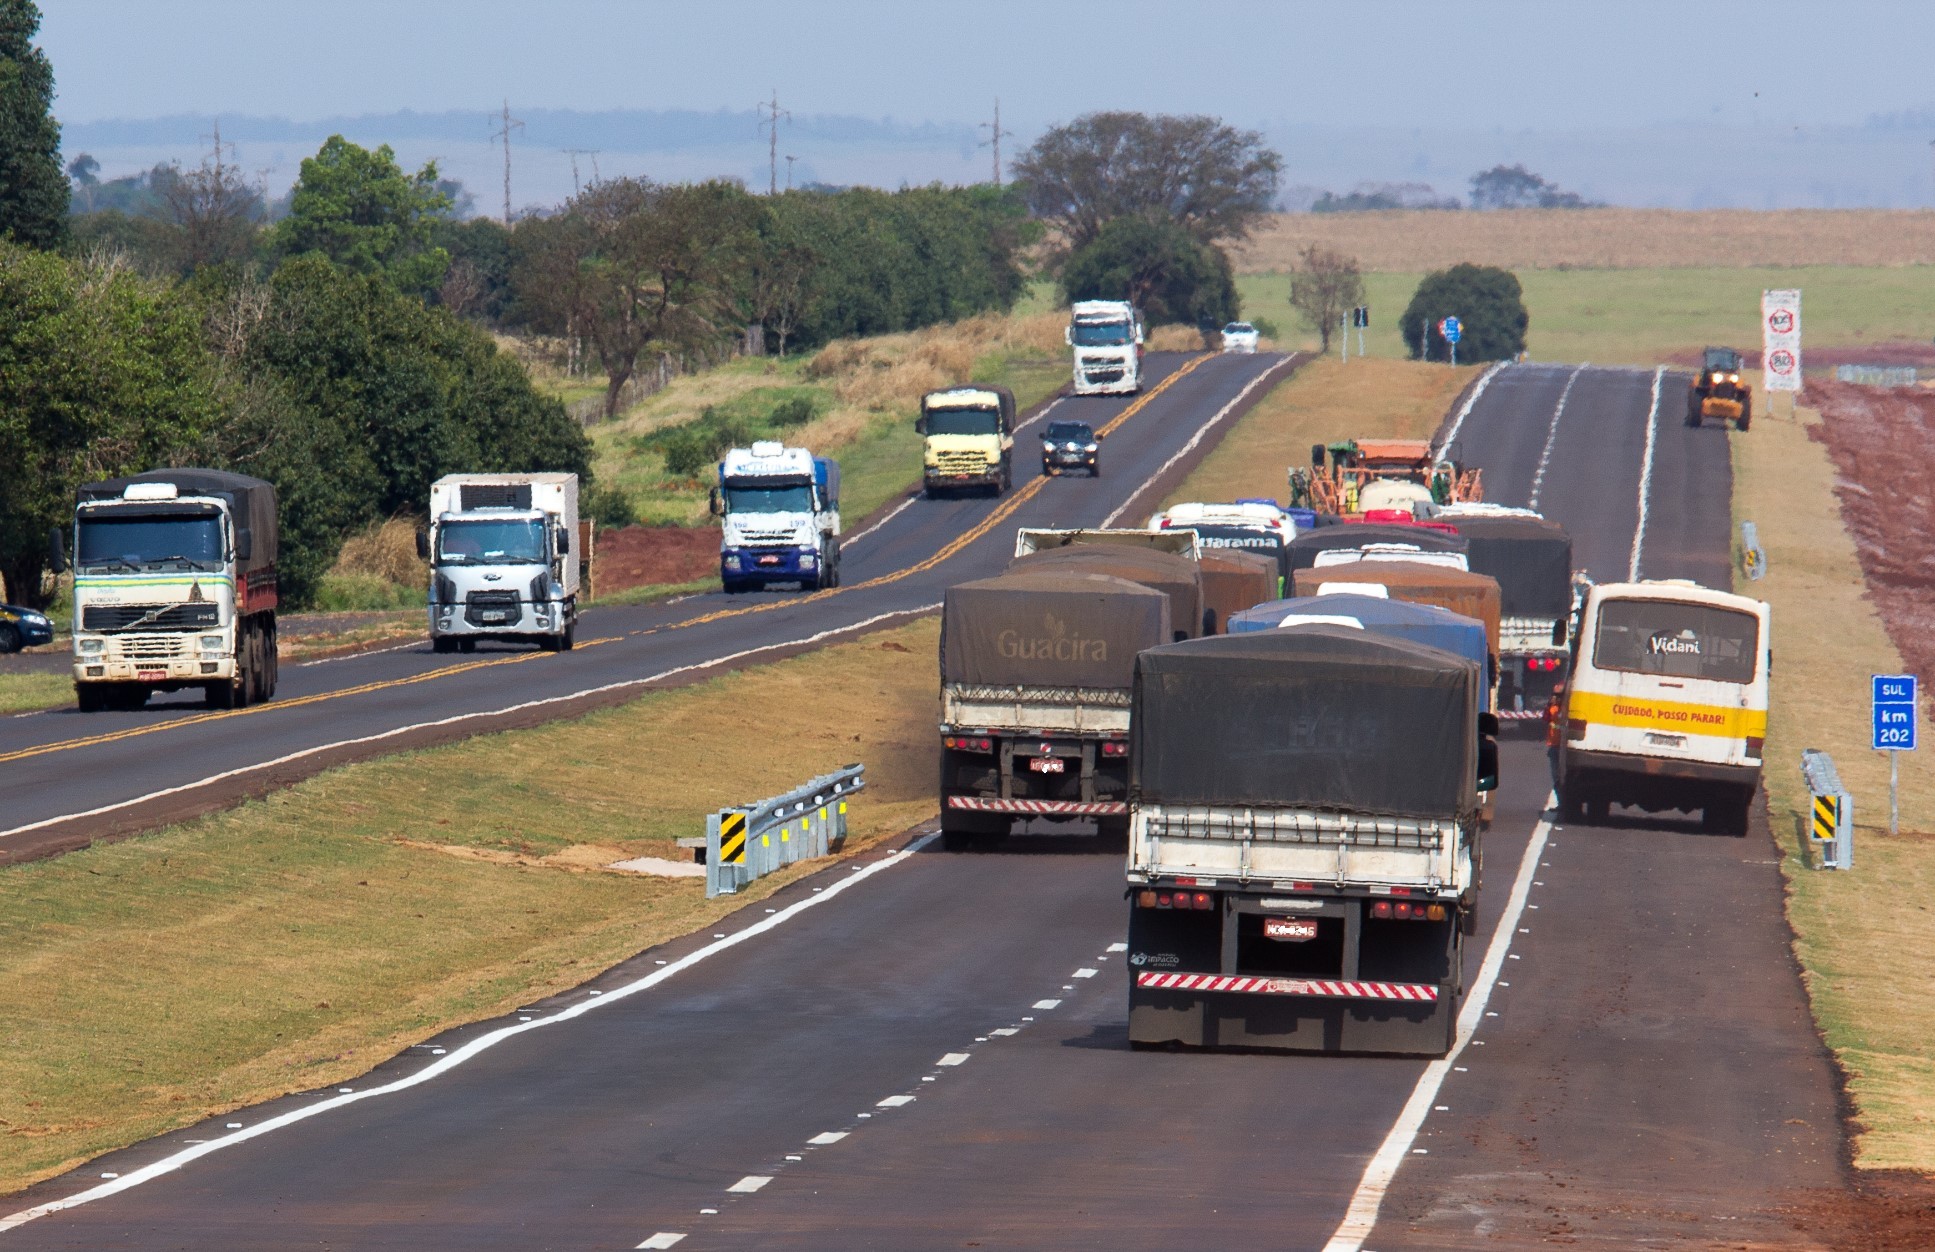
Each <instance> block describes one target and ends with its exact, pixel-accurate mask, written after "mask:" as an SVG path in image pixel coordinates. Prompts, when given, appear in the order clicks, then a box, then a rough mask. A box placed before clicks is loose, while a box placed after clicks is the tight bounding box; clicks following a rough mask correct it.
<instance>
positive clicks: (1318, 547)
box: [1285, 522, 1466, 575]
mask: <svg viewBox="0 0 1935 1252" xmlns="http://www.w3.org/2000/svg"><path fill="white" fill-rule="evenodd" d="M1374 544H1388V545H1392V546H1397V547H1411V548H1416V549H1417V550H1418V551H1420V552H1459V553H1462V552H1464V551H1465V549H1466V544H1465V541H1464V540H1463V539H1461V538H1460V537H1459V536H1458V535H1457V534H1456V533H1455V532H1453V531H1451V530H1449V529H1443V530H1440V529H1432V528H1427V527H1423V526H1400V525H1384V524H1379V523H1373V522H1364V523H1361V524H1358V525H1355V526H1324V527H1321V528H1319V529H1317V530H1310V531H1305V532H1304V533H1303V534H1301V535H1298V536H1297V537H1296V538H1295V539H1292V540H1291V541H1290V546H1289V548H1288V550H1287V552H1286V553H1285V555H1286V556H1287V558H1288V560H1289V565H1290V570H1289V573H1290V574H1291V575H1294V574H1295V573H1296V572H1297V571H1298V570H1300V569H1309V568H1310V567H1311V566H1313V565H1315V564H1316V563H1317V558H1318V556H1319V555H1321V554H1322V553H1325V552H1342V551H1350V550H1353V549H1357V550H1361V549H1363V548H1368V547H1370V546H1372V545H1374Z"/></svg>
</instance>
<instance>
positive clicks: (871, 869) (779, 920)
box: [0, 833, 940, 1231]
mask: <svg viewBox="0 0 1935 1252" xmlns="http://www.w3.org/2000/svg"><path fill="white" fill-rule="evenodd" d="M938 838H940V835H939V834H938V833H936V834H932V835H927V836H925V837H924V838H920V839H916V840H915V841H914V842H913V843H910V844H908V845H907V846H906V847H904V848H902V849H901V850H900V851H898V852H893V853H890V854H888V855H887V856H884V857H882V858H880V859H879V860H878V861H875V862H873V863H872V864H870V865H867V866H864V867H862V869H861V871H860V872H859V873H857V874H854V875H853V876H852V877H851V878H843V879H841V880H840V881H838V882H836V883H834V884H833V885H832V886H830V887H828V888H827V889H826V890H825V892H823V893H821V894H820V895H810V896H807V897H805V898H804V899H802V900H800V901H798V902H796V903H794V904H789V905H787V906H786V907H785V908H784V909H781V910H780V911H779V912H778V913H775V914H774V915H773V916H771V917H768V918H763V919H761V920H760V921H757V922H754V923H753V924H752V925H751V926H748V927H746V929H744V930H741V931H738V932H737V933H735V934H732V935H729V936H727V937H726V938H724V939H715V940H713V941H712V942H711V943H708V944H706V945H705V946H704V947H702V948H698V949H696V950H694V951H692V952H690V953H687V954H686V955H685V956H682V957H680V958H679V959H678V960H676V961H674V962H672V963H671V964H670V965H667V966H664V967H662V968H660V969H655V970H653V971H652V972H651V973H649V974H646V975H645V976H644V977H642V978H639V979H635V980H634V981H632V982H629V983H626V984H625V985H624V986H622V987H614V988H612V989H611V990H610V991H608V992H606V993H605V994H604V995H603V996H601V997H598V998H596V999H591V998H587V999H584V1000H580V1001H579V1002H578V1003H576V1004H574V1005H572V1006H571V1007H570V1008H567V1009H562V1010H560V1011H559V1012H558V1013H556V1014H554V1015H553V1016H550V1017H541V1018H538V1019H537V1020H535V1021H529V1022H519V1023H517V1024H516V1025H512V1026H500V1027H498V1028H497V1029H496V1030H493V1031H490V1032H489V1033H487V1034H483V1035H479V1036H478V1037H477V1038H475V1039H472V1040H471V1041H470V1042H468V1043H466V1044H464V1045H463V1046H462V1047H459V1048H456V1049H454V1050H452V1051H451V1052H449V1054H448V1055H445V1056H443V1057H441V1058H439V1059H438V1060H435V1061H432V1062H431V1063H430V1064H429V1065H426V1066H424V1068H422V1069H421V1070H418V1071H417V1072H416V1073H414V1074H411V1075H409V1076H408V1077H404V1078H399V1079H397V1080H396V1081H394V1082H391V1083H386V1084H385V1085H383V1086H381V1087H368V1088H365V1089H364V1090H362V1091H358V1092H356V1093H355V1094H353V1095H338V1096H332V1097H330V1098H329V1099H327V1100H322V1101H319V1102H317V1103H315V1104H312V1105H310V1106H308V1107H307V1108H301V1109H293V1110H291V1111H290V1112H287V1113H283V1114H281V1115H280V1116H277V1117H272V1118H270V1119H269V1120H267V1121H265V1122H261V1123H258V1124H257V1125H254V1126H251V1127H249V1128H248V1129H246V1130H242V1131H241V1133H239V1134H233V1135H224V1136H222V1137H221V1138H219V1139H210V1140H208V1141H207V1142H205V1143H202V1144H198V1145H197V1146H195V1147H192V1148H188V1149H186V1150H184V1151H181V1152H176V1153H174V1154H173V1155H172V1156H166V1157H163V1158H162V1159H160V1160H158V1161H155V1162H153V1163H151V1164H148V1165H144V1166H142V1167H141V1168H140V1169H137V1170H134V1171H133V1172H132V1173H129V1174H126V1175H124V1176H122V1177H120V1178H117V1179H115V1180H114V1181H113V1182H111V1183H106V1184H104V1185H102V1186H98V1187H92V1188H89V1189H88V1190H86V1191H83V1192H80V1193H79V1194H77V1195H71V1196H68V1197H66V1198H65V1199H61V1200H49V1201H48V1202H47V1203H45V1204H38V1205H35V1206H34V1207H33V1208H28V1209H21V1210H20V1211H19V1212H17V1213H12V1214H10V1215H8V1216H6V1217H0V1231H6V1230H12V1229H14V1228H15V1227H16V1226H24V1225H26V1224H27V1223H28V1222H30V1221H33V1220H34V1219H35V1218H38V1217H45V1216H47V1215H48V1214H49V1213H58V1212H60V1211H62V1210H63V1209H71V1208H79V1207H80V1206H81V1205H83V1204H89V1203H92V1202H93V1201H95V1200H102V1199H106V1198H107V1197H108V1196H111V1195H117V1194H119V1193H120V1192H123V1191H126V1190H128V1189H130V1188H132V1187H138V1186H140V1185H141V1184H142V1183H144V1182H150V1181H152V1180H154V1179H156V1178H159V1177H161V1176H162V1175H163V1174H169V1173H173V1172H174V1171H175V1170H178V1169H180V1168H181V1167H182V1166H184V1165H187V1164H188V1163H189V1162H191V1161H194V1160H197V1159H198V1158H200V1157H204V1156H207V1155H208V1154H209V1153H211V1152H219V1151H221V1150H222V1149H223V1148H228V1147H233V1146H235V1145H236V1144H239V1143H245V1142H247V1141H248V1140H250V1139H254V1138H256V1137H258V1136H260V1135H266V1134H268V1133H269V1132H271V1131H274V1130H280V1129H282V1128H283V1127H284V1126H293V1125H294V1124H295V1123H297V1122H300V1121H306V1120H307V1119H309V1118H311V1117H314V1116H316V1115H317V1114H318V1113H325V1112H330V1111H332V1110H335V1109H339V1108H344V1107H346V1106H348V1105H351V1104H355V1103H357V1102H358V1101H361V1100H370V1099H374V1098H376V1097H377V1096H385V1095H394V1094H396V1093H397V1092H399V1091H407V1090H409V1089H410V1088H411V1087H415V1086H419V1085H421V1084H423V1083H426V1082H429V1081H430V1080H431V1079H433V1078H438V1077H441V1076H442V1075H444V1074H446V1073H448V1072H450V1071H451V1070H453V1069H455V1068H456V1067H457V1066H459V1065H462V1064H463V1063H464V1062H465V1061H468V1060H471V1059H473V1058H475V1057H477V1056H478V1055H480V1054H482V1053H483V1052H485V1051H486V1050H487V1049H490V1048H493V1047H496V1046H497V1045H498V1044H500V1043H503V1042H504V1041H505V1040H507V1039H510V1038H512V1037H514V1036H516V1035H521V1034H524V1033H525V1032H527V1031H532V1030H544V1029H547V1028H549V1027H552V1026H556V1025H558V1024H559V1023H561V1022H568V1021H570V1020H572V1019H573V1018H576V1017H581V1016H583V1015H584V1014H586V1013H590V1012H592V1011H594V1010H596V1009H601V1008H603V1007H605V1006H606V1005H608V1004H615V1003H617V1002H618V1001H620V1000H624V999H627V998H629V997H631V996H634V995H637V994H638V993H640V992H643V991H649V990H651V989H652V988H653V987H656V986H658V985H659V984H660V983H662V982H665V981H666V980H667V979H669V978H671V977H673V976H674V975H676V974H680V973H683V972H684V971H686V970H688V969H691V968H692V967H693V966H695V965H697V964H699V963H700V962H701V961H704V960H706V959H707V958H708V957H712V956H716V955H718V954H719V953H721V952H724V951H726V950H727V949H728V948H733V947H737V946H738V945H739V944H742V943H744V942H745V941H746V940H748V939H751V938H753V937H754V936H755V935H763V934H765V933H767V932H768V931H772V930H777V929H778V928H779V927H781V926H783V925H785V924H786V923H787V922H789V921H791V920H792V919H793V918H795V917H797V916H799V915H800V914H801V913H803V912H805V911H806V910H807V909H810V908H815V907H817V906H819V905H822V904H825V903H826V902H827V901H828V900H831V899H833V898H834V897H836V896H838V895H839V894H840V893H841V892H843V891H845V890H847V889H848V888H849V887H852V886H855V885H856V884H858V883H861V882H864V881H865V880H866V879H868V878H871V877H873V876H874V875H875V874H878V873H881V872H882V871H884V870H887V869H890V868H892V867H893V866H896V865H900V864H902V863H903V862H905V861H906V860H907V858H908V857H910V856H913V855H914V854H915V853H917V852H920V851H921V850H922V849H924V848H925V847H926V846H927V845H928V844H930V843H932V842H934V840H936V839H938ZM890 1099H898V1100H902V1101H906V1100H911V1099H913V1097H912V1096H896V1097H890ZM882 1103H886V1101H883V1102H882ZM861 1116H862V1117H865V1116H866V1114H864V1113H862V1114H861ZM241 1125H242V1123H241V1122H229V1123H228V1128H229V1129H230V1130H237V1129H239V1128H240V1127H241Z"/></svg>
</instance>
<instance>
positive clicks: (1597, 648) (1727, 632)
mask: <svg viewBox="0 0 1935 1252" xmlns="http://www.w3.org/2000/svg"><path fill="white" fill-rule="evenodd" d="M1759 643H1760V623H1759V622H1758V621H1757V620H1756V619H1755V618H1754V616H1753V615H1752V614H1751V613H1740V612H1736V611H1735V610H1732V609H1721V608H1715V607H1713V606H1711V605H1706V604H1685V603H1681V602H1678V601H1673V600H1608V601H1606V602H1605V603H1604V604H1602V605H1600V606H1599V640H1598V643H1597V644H1595V645H1594V647H1593V652H1592V663H1593V664H1594V665H1596V666H1598V667H1599V668H1600V669H1611V670H1625V671H1627V672H1628V673H1633V674H1659V675H1662V676H1665V677H1669V678H1705V679H1711V680H1713V681H1715V682H1726V683H1748V682H1752V681H1753V677H1754V668H1755V665H1756V663H1757V662H1758V659H1759Z"/></svg>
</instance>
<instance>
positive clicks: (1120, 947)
mask: <svg viewBox="0 0 1935 1252" xmlns="http://www.w3.org/2000/svg"><path fill="white" fill-rule="evenodd" d="M1128 950H1129V945H1128V944H1126V943H1112V944H1110V945H1109V951H1111V952H1127V951H1128Z"/></svg>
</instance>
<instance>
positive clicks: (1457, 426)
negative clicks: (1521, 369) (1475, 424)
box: [1438, 361, 1511, 453]
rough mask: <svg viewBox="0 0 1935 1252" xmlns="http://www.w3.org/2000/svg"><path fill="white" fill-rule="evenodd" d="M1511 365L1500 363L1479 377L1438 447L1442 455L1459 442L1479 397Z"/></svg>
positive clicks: (1507, 362) (1459, 407)
mask: <svg viewBox="0 0 1935 1252" xmlns="http://www.w3.org/2000/svg"><path fill="white" fill-rule="evenodd" d="M1510 364H1511V362H1510V361H1499V362H1497V363H1495V364H1494V365H1493V366H1492V367H1491V368H1490V369H1488V370H1486V371H1485V372H1484V373H1482V374H1480V375H1479V376H1478V385H1477V386H1475V387H1473V388H1472V389H1471V394H1470V395H1468V396H1466V397H1465V402H1464V403H1463V404H1462V405H1460V406H1458V416H1457V417H1454V418H1452V419H1451V429H1450V430H1448V431H1446V432H1445V441H1444V442H1443V443H1441V444H1439V445H1438V451H1439V452H1440V453H1443V452H1444V450H1445V449H1446V448H1449V447H1450V446H1451V445H1452V444H1454V443H1457V442H1458V432H1459V431H1460V430H1463V429H1464V426H1465V419H1466V418H1468V417H1470V416H1471V411H1472V410H1473V409H1474V408H1476V407H1477V406H1478V397H1480V396H1482V395H1484V394H1485V388H1487V387H1489V386H1491V385H1492V379H1494V378H1496V377H1497V376H1498V374H1499V372H1500V371H1501V370H1503V369H1504V368H1505V367H1506V366H1508V365H1510Z"/></svg>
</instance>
